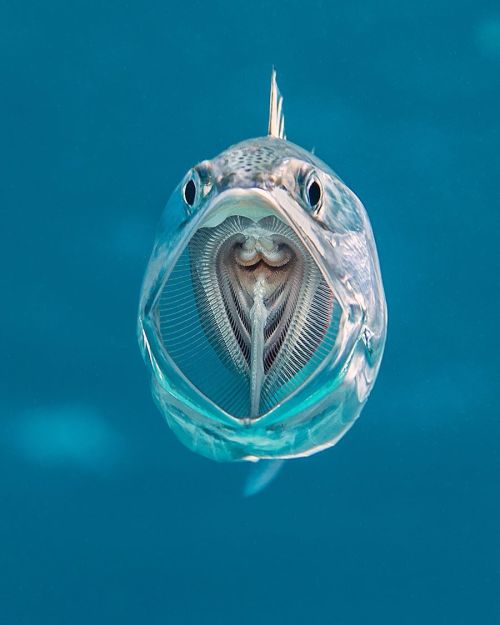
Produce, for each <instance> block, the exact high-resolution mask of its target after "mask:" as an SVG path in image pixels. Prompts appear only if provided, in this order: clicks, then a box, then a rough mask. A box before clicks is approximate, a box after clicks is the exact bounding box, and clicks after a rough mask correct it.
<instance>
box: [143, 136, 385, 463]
mask: <svg viewBox="0 0 500 625" xmlns="http://www.w3.org/2000/svg"><path fill="white" fill-rule="evenodd" d="M195 172H196V173H195V175H196V176H197V182H198V189H199V192H198V195H197V201H196V203H195V205H194V206H193V207H192V208H191V207H189V206H187V205H186V204H185V202H184V200H183V195H182V189H183V186H184V184H185V182H186V179H185V180H183V181H182V182H181V183H180V184H179V186H178V187H177V188H176V190H175V191H174V193H173V194H172V197H171V198H170V200H169V202H168V204H167V206H166V208H165V211H164V214H163V217H162V221H161V225H160V230H159V233H158V236H157V239H156V243H155V246H154V249H153V253H152V255H151V258H150V261H149V264H148V267H147V270H146V274H145V278H144V283H143V287H142V293H141V299H140V307H139V320H138V321H139V322H138V337H139V344H140V347H141V350H142V353H143V356H144V358H145V361H146V363H148V365H150V366H151V370H152V387H153V395H154V397H155V400H156V403H157V405H158V406H159V408H160V410H161V411H162V413H163V414H164V415H165V417H166V419H167V421H168V423H169V425H170V427H171V428H172V430H173V431H174V432H175V433H176V434H177V436H178V437H179V438H180V439H181V440H182V442H183V443H184V444H186V445H187V446H188V447H189V448H190V449H192V450H193V451H196V452H197V453H200V454H202V455H205V456H207V457H209V458H212V459H215V460H220V461H233V460H255V459H258V458H292V457H299V456H307V455H310V454H313V453H316V452H318V451H321V450H322V449H325V448H327V447H330V446H332V445H334V444H335V443H336V442H337V441H338V440H339V439H340V438H341V437H342V436H343V435H344V434H345V432H346V431H347V430H348V429H349V427H350V426H351V425H352V424H353V422H354V421H355V420H356V418H357V417H358V416H359V414H360V412H361V410H362V408H363V406H364V404H365V402H366V400H367V399H368V395H369V393H370V391H371V389H372V387H373V384H374V382H375V378H376V376H377V373H378V369H379V366H380V362H381V358H382V354H383V349H384V343H385V337H386V328H387V309H386V302H385V296H384V291H383V286H382V280H381V276H380V268H379V263H378V257H377V251H376V247H375V241H374V238H373V234H372V230H371V226H370V223H369V220H368V216H367V214H366V211H365V209H364V207H363V205H362V204H361V202H360V200H359V199H358V198H357V197H356V195H355V194H354V193H353V192H352V191H351V190H350V189H349V188H348V187H346V185H345V184H344V183H343V182H342V181H341V180H340V179H339V178H338V177H337V176H336V175H335V174H334V173H333V171H331V169H330V168H329V167H328V166H327V165H325V164H324V163H323V162H321V161H320V160H319V159H318V158H316V157H315V156H314V155H312V154H310V153H309V152H307V151H305V150H303V149H302V148H300V147H298V146H295V145H294V144H292V143H290V142H289V141H286V140H283V139H278V138H272V137H264V138H259V139H251V140H248V141H245V142H243V143H240V144H238V145H236V146H233V147H231V148H229V149H228V150H226V151H225V152H223V153H222V154H220V155H219V156H218V157H216V158H215V159H213V160H212V161H204V162H203V163H201V164H200V165H199V166H197V167H196V168H195ZM312 174H313V175H314V176H316V178H317V179H318V180H319V181H320V183H321V186H322V189H323V197H322V202H321V204H320V206H318V207H317V208H316V209H315V210H311V209H310V207H309V206H308V204H307V201H306V199H305V197H304V189H305V188H306V185H307V180H308V178H309V177H310V176H311V175H312ZM245 206H260V207H262V208H265V207H267V208H268V209H269V210H270V211H272V212H273V213H274V214H275V215H277V216H278V217H279V218H280V219H282V220H283V222H285V223H286V224H287V225H288V226H290V227H291V228H292V229H293V230H294V232H295V233H296V235H297V236H298V237H299V239H300V240H301V242H302V244H303V245H304V247H305V248H306V249H307V251H308V252H309V254H310V255H311V256H312V257H313V259H314V260H315V262H316V264H317V265H318V267H319V269H320V270H321V273H322V275H323V276H324V278H325V280H326V281H327V282H328V284H329V286H330V288H331V290H332V292H333V293H334V294H335V298H336V300H337V301H338V303H339V304H340V307H341V316H340V324H339V331H338V335H337V338H336V344H335V349H332V350H331V352H330V353H329V354H328V355H327V356H326V357H325V359H324V360H323V361H322V362H321V365H320V366H318V367H317V368H316V370H315V371H314V372H312V373H311V375H310V376H309V377H308V378H307V380H306V381H305V382H304V383H302V384H301V385H300V386H298V388H297V389H296V390H294V391H293V392H292V393H290V394H289V395H288V396H287V397H286V398H285V399H284V400H283V401H281V402H279V403H278V404H277V405H276V406H274V407H273V408H272V409H271V410H269V411H268V412H266V413H265V414H263V415H261V416H259V417H258V418H257V419H253V420H251V421H250V420H248V419H241V418H236V417H235V416H233V415H231V414H229V413H228V412H226V411H225V410H223V409H221V408H220V406H218V405H217V404H216V403H214V402H213V401H211V400H210V399H209V398H208V397H207V396H205V395H203V394H202V393H201V392H200V391H199V390H198V389H197V388H196V387H195V386H194V385H193V383H192V381H190V380H189V379H187V378H186V376H185V375H184V374H183V373H182V372H181V371H180V370H179V368H178V367H177V366H176V363H175V362H174V361H173V360H172V359H171V358H170V356H169V354H168V353H166V351H165V349H164V348H163V347H162V344H161V340H160V338H159V336H158V328H157V324H155V323H154V319H153V311H154V308H155V305H156V303H157V301H158V296H159V293H160V291H161V289H162V287H163V285H164V284H165V282H166V280H167V279H168V277H169V274H170V272H171V271H172V269H173V267H174V265H175V263H176V262H177V260H178V258H179V256H180V254H181V253H182V252H183V250H184V249H185V248H186V246H187V245H188V243H189V241H190V240H191V238H192V236H193V234H194V233H195V232H196V231H197V229H198V227H199V226H200V224H203V223H207V221H208V222H209V221H210V219H211V218H213V216H214V215H216V214H217V211H219V212H220V211H221V210H223V209H225V210H227V211H230V210H233V209H234V208H235V207H245ZM221 207H222V208H221ZM224 207H227V208H224ZM236 210H240V209H236ZM241 210H244V208H243V209H241Z"/></svg>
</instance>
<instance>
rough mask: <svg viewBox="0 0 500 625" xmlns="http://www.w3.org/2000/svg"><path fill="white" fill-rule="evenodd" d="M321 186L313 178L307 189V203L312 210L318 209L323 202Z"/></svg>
mask: <svg viewBox="0 0 500 625" xmlns="http://www.w3.org/2000/svg"><path fill="white" fill-rule="evenodd" d="M321 194H322V191H321V185H320V183H319V182H318V181H317V180H316V179H315V178H313V180H311V182H310V183H309V185H308V187H307V201H308V202H309V206H311V208H316V207H317V206H318V204H319V203H320V201H321Z"/></svg>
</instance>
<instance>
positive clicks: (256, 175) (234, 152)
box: [198, 137, 315, 189]
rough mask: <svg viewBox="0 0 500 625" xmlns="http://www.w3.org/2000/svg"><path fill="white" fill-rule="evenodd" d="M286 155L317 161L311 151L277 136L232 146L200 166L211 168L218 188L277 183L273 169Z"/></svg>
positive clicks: (201, 168) (287, 156) (311, 161)
mask: <svg viewBox="0 0 500 625" xmlns="http://www.w3.org/2000/svg"><path fill="white" fill-rule="evenodd" d="M286 158H300V159H302V160H305V161H306V162H310V163H313V164H314V161H315V159H311V154H310V153H309V152H306V151H305V150H303V149H302V148H300V147H299V146H297V145H294V144H293V143H291V142H290V141H286V140H284V139H278V138H275V137H259V138H257V139H249V140H247V141H243V142H241V143H237V144H236V145H233V146H231V147H230V148H228V149H227V150H225V151H224V152H222V153H221V154H219V156H217V157H216V158H214V159H213V160H210V161H203V162H202V163H200V164H199V165H198V168H200V170H203V169H204V167H205V166H206V167H209V168H210V170H211V173H212V175H213V176H214V183H215V185H216V186H217V187H218V188H219V189H223V188H228V187H242V188H247V187H252V186H257V187H260V186H265V183H266V182H276V181H275V179H274V176H273V170H274V169H275V168H276V167H277V166H278V165H279V164H280V163H282V162H283V160H284V159H286Z"/></svg>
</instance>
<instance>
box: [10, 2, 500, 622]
mask: <svg viewBox="0 0 500 625" xmlns="http://www.w3.org/2000/svg"><path fill="white" fill-rule="evenodd" d="M0 48H1V54H0V67H1V86H2V89H1V98H0V119H1V125H2V131H1V134H0V145H1V152H0V153H1V158H2V164H1V172H2V173H1V178H0V207H1V228H0V233H1V246H0V249H1V254H2V267H3V270H2V272H1V281H2V290H1V293H2V306H1V324H0V345H1V353H2V358H1V361H0V366H1V369H2V370H1V375H0V384H1V395H0V409H1V429H0V474H1V478H0V565H1V566H0V624H1V625H68V624H69V625H89V624H95V625H100V624H101V623H102V624H106V625H110V624H111V625H112V624H117V625H118V624H119V625H128V624H131V625H137V624H142V623H147V624H148V625H157V624H162V625H164V624H166V623H172V624H175V625H184V624H189V625H190V624H199V623H203V624H210V625H211V624H214V625H230V624H231V625H232V624H234V623H237V624H238V625H250V624H252V625H253V624H255V623H259V624H262V625H264V624H266V625H267V624H273V625H277V624H285V623H287V624H290V623H292V624H294V623H312V624H319V623H321V624H323V623H333V624H338V625H358V624H359V625H361V624H363V625H366V624H369V625H374V624H379V623H380V624H383V625H417V624H418V625H421V624H422V623H427V624H429V625H435V624H436V625H442V624H450V625H451V624H452V625H473V624H474V625H475V624H476V623H477V624H480V625H496V624H497V623H499V622H500V598H499V587H500V532H499V531H498V528H499V527H500V501H499V478H500V454H499V445H500V420H499V408H498V400H497V393H496V389H497V388H498V384H499V382H498V379H499V373H500V370H499V369H500V368H499V364H498V347H499V346H498V330H497V319H498V306H499V303H500V297H499V279H498V276H499V263H498V258H499V245H498V232H499V226H500V213H499V204H498V199H499V196H500V194H499V191H498V185H499V173H500V167H499V151H500V150H499V148H500V132H499V130H500V121H499V111H500V8H499V5H498V3H494V2H485V1H475V2H472V1H470V2H465V1H462V2H460V1H459V2H452V1H451V0H437V1H435V2H417V1H415V0H413V1H411V2H395V1H390V2H386V3H379V2H376V1H375V0H369V1H367V2H359V1H357V0H355V1H354V2H343V3H340V2H324V1H320V0H312V1H311V2H307V3H306V2H297V1H292V2H288V3H285V2H276V3H272V4H271V3H265V2H261V1H257V2H252V3H242V2H238V1H237V2H220V3H217V2H216V3H207V2H199V1H198V2H194V1H189V0H188V1H186V2H178V3H169V2H148V3H140V2H135V3H134V2H116V1H111V2H104V3H99V2H89V1H86V2H82V1H80V0H77V1H74V2H69V3H68V2H61V1H60V0H57V1H54V0H53V1H52V2H48V3H39V2H30V1H28V2H14V1H10V2H3V3H2V5H1V7H0ZM272 64H275V65H276V66H277V69H278V72H279V74H278V78H279V83H280V88H281V91H282V93H283V95H284V98H285V113H286V123H287V135H288V137H289V138H290V139H291V140H292V141H294V142H296V143H299V144H301V145H303V146H304V147H306V148H312V147H313V146H315V148H316V153H317V154H318V155H319V156H320V157H321V158H323V159H324V160H326V161H327V162H328V163H329V164H331V166H332V167H333V168H334V169H335V170H336V171H337V172H338V173H339V175H340V176H341V177H342V178H343V179H344V180H345V181H346V182H347V183H348V184H349V185H350V186H351V187H352V188H353V189H354V190H355V191H356V192H357V193H358V195H359V196H360V197H361V199H362V200H363V202H364V204H365V206H366V208H367V210H368V212H369V215H370V218H371V220H372V225H373V228H374V231H375V236H376V239H377V244H378V250H379V255H380V260H381V264H382V270H383V277H384V283H385V288H386V294H387V299H388V305H389V314H390V325H389V336H388V342H387V348H386V354H385V358H384V362H383V364H382V369H381V373H380V376H379V379H378V382H377V384H376V387H375V390H374V392H373V394H372V397H371V399H370V401H369V402H368V405H367V407H366V408H365V410H364V413H363V415H362V417H361V419H360V420H359V422H358V423H357V424H356V425H355V427H354V428H353V429H352V430H351V431H350V432H349V434H348V435H347V436H346V437H345V438H344V439H343V440H342V441H341V442H340V443H339V444H338V445H337V446H336V447H334V448H333V449H331V450H329V451H328V452H325V453H322V454H319V455H318V456H316V457H313V458H310V459H307V460H303V461H296V462H292V463H290V464H289V465H287V467H286V469H285V470H284V471H283V473H282V474H281V475H280V476H279V477H278V478H277V480H276V481H275V482H274V483H273V485H272V486H271V487H269V488H268V489H267V490H266V491H264V492H263V493H262V494H261V495H259V496H257V497H255V498H252V499H244V498H242V496H241V492H242V484H243V481H244V477H245V475H246V471H247V469H246V467H245V466H243V465H219V464H216V463H212V462H210V461H208V460H205V459H204V458H201V457H199V456H196V455H194V454H192V453H190V452H189V451H187V450H186V449H184V448H183V447H182V446H181V444H180V443H178V442H177V440H176V439H175V438H174V437H173V435H172V434H171V433H170V431H169V429H168V428H167V426H166V424H165V423H164V421H163V419H162V417H161V415H160V414H159V412H158V411H157V409H156V408H155V406H154V405H153V402H152V399H151V397H150V392H149V380H148V373H147V371H146V368H145V367H144V365H143V363H142V361H141V357H140V354H139V350H138V348H137V345H136V338H135V321H136V319H135V318H136V308H137V299H138V292H139V288H140V283H141V279H142V274H143V271H144V268H145V264H146V262H147V257H148V254H149V252H150V248H151V245H152V240H153V236H154V232H155V229H156V224H157V222H158V219H159V216H160V213H161V210H162V208H163V205H164V204H165V202H166V200H167V198H168V196H169V194H170V192H171V190H172V189H173V187H174V186H175V185H176V184H177V182H178V180H179V179H180V177H181V176H182V175H183V174H184V172H185V171H186V170H187V169H188V167H190V166H191V165H192V164H193V163H195V162H197V161H199V160H201V159H203V158H207V157H211V156H214V155H215V154H217V153H218V152H220V151H221V150H222V149H223V148H224V147H226V146H227V145H229V144H231V143H235V142H237V141H239V140H242V139H245V138H248V137H251V136H258V135H261V134H265V131H266V123H267V106H268V83H269V75H270V69H271V65H272Z"/></svg>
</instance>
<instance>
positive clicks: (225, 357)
mask: <svg viewBox="0 0 500 625" xmlns="http://www.w3.org/2000/svg"><path fill="white" fill-rule="evenodd" d="M230 209H231V207H230V206H228V207H227V209H226V210H225V211H218V213H216V215H215V217H213V218H212V219H210V220H207V221H205V223H203V224H202V227H200V228H199V229H198V230H197V231H196V232H195V234H194V235H193V237H192V238H191V240H190V241H189V244H188V245H187V246H186V248H185V249H184V251H183V253H182V254H181V256H180V258H179V260H178V261H177V263H176V265H175V267H174V268H173V270H172V272H171V274H170V276H169V278H168V280H167V282H166V283H165V285H164V286H163V288H162V290H161V293H160V297H159V299H158V303H157V305H156V309H155V315H156V324H157V331H158V334H159V338H160V342H161V344H162V346H163V349H164V350H165V351H166V352H167V353H168V355H169V356H170V357H171V358H172V359H173V361H174V362H175V363H176V365H177V366H178V368H179V369H180V370H181V372H182V373H183V374H184V375H185V377H186V378H188V380H189V381H190V382H191V383H192V385H193V386H194V387H195V388H196V389H198V390H199V391H200V392H201V393H203V394H204V395H205V396H207V397H208V398H209V399H211V400H212V401H213V402H214V403H215V404H216V405H218V406H219V407H220V408H222V409H223V410H225V411H226V412H228V413H229V414H231V415H233V416H235V417H238V418H242V419H254V418H257V417H259V416H261V415H262V414H264V413H266V412H268V411H269V410H271V409H272V408H273V407H274V406H276V404H277V403H278V402H280V401H282V400H283V399H284V398H286V396H287V395H289V394H290V393H292V392H293V391H294V390H296V389H297V388H298V387H299V386H301V385H302V384H303V383H304V382H305V381H306V380H307V379H308V378H309V377H310V376H311V375H313V374H314V372H315V371H316V370H317V369H318V367H319V366H320V365H321V363H322V362H323V360H324V359H325V358H326V356H327V355H328V354H329V353H330V352H331V351H332V350H333V349H334V347H335V340H336V337H337V333H338V325H339V317H340V307H339V306H338V304H337V303H336V302H335V298H334V295H333V293H332V291H331V289H330V288H329V286H328V285H327V283H326V281H325V279H324V277H323V276H322V274H321V272H320V270H319V268H318V267H317V265H316V263H315V262H314V260H313V259H312V257H311V255H310V254H309V253H308V251H307V250H306V249H305V248H304V246H303V245H302V244H301V242H300V240H299V238H298V237H297V235H296V234H295V232H294V231H293V230H292V228H291V227H290V226H288V225H286V224H285V223H284V222H283V221H281V220H280V219H279V218H278V217H277V216H276V215H275V214H274V213H273V212H272V211H271V210H270V209H268V208H267V207H263V206H253V205H245V204H244V203H239V204H238V210H235V206H234V205H233V207H232V210H230Z"/></svg>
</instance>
